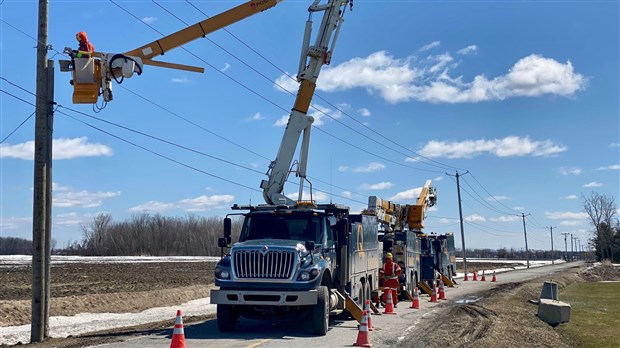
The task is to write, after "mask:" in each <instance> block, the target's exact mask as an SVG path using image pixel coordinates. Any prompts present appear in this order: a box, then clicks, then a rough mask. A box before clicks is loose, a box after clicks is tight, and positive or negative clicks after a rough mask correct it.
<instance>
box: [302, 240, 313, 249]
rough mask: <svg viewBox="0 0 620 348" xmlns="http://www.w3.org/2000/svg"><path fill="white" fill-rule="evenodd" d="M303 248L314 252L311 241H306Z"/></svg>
mask: <svg viewBox="0 0 620 348" xmlns="http://www.w3.org/2000/svg"><path fill="white" fill-rule="evenodd" d="M304 246H305V247H306V250H307V251H309V252H312V251H313V250H314V241H313V240H307V241H306V243H305V244H304Z"/></svg>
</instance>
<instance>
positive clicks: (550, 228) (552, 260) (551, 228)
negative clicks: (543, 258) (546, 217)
mask: <svg viewBox="0 0 620 348" xmlns="http://www.w3.org/2000/svg"><path fill="white" fill-rule="evenodd" d="M549 230H550V231H551V264H552V265H555V258H554V257H553V226H549Z"/></svg>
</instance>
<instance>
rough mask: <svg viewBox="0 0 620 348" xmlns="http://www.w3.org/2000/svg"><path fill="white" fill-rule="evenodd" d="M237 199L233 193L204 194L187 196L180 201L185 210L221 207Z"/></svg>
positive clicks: (204, 209)
mask: <svg viewBox="0 0 620 348" xmlns="http://www.w3.org/2000/svg"><path fill="white" fill-rule="evenodd" d="M234 199H235V196H233V195H213V196H207V195H202V196H199V197H196V198H187V199H182V200H180V201H179V208H181V209H183V210H185V211H206V210H207V209H210V208H217V207H221V206H223V205H225V204H229V203H231V202H232V201H233V200H234Z"/></svg>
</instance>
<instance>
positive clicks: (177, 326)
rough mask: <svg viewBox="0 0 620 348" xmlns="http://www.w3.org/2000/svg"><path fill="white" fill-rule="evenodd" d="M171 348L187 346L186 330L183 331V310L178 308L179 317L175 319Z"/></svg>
mask: <svg viewBox="0 0 620 348" xmlns="http://www.w3.org/2000/svg"><path fill="white" fill-rule="evenodd" d="M170 348H185V332H184V331H183V318H181V310H180V309H179V310H177V317H176V319H175V321H174V331H172V342H170Z"/></svg>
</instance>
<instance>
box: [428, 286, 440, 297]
mask: <svg viewBox="0 0 620 348" xmlns="http://www.w3.org/2000/svg"><path fill="white" fill-rule="evenodd" d="M428 302H439V301H437V287H435V282H433V291H431V299H430V300H429V301H428Z"/></svg>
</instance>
